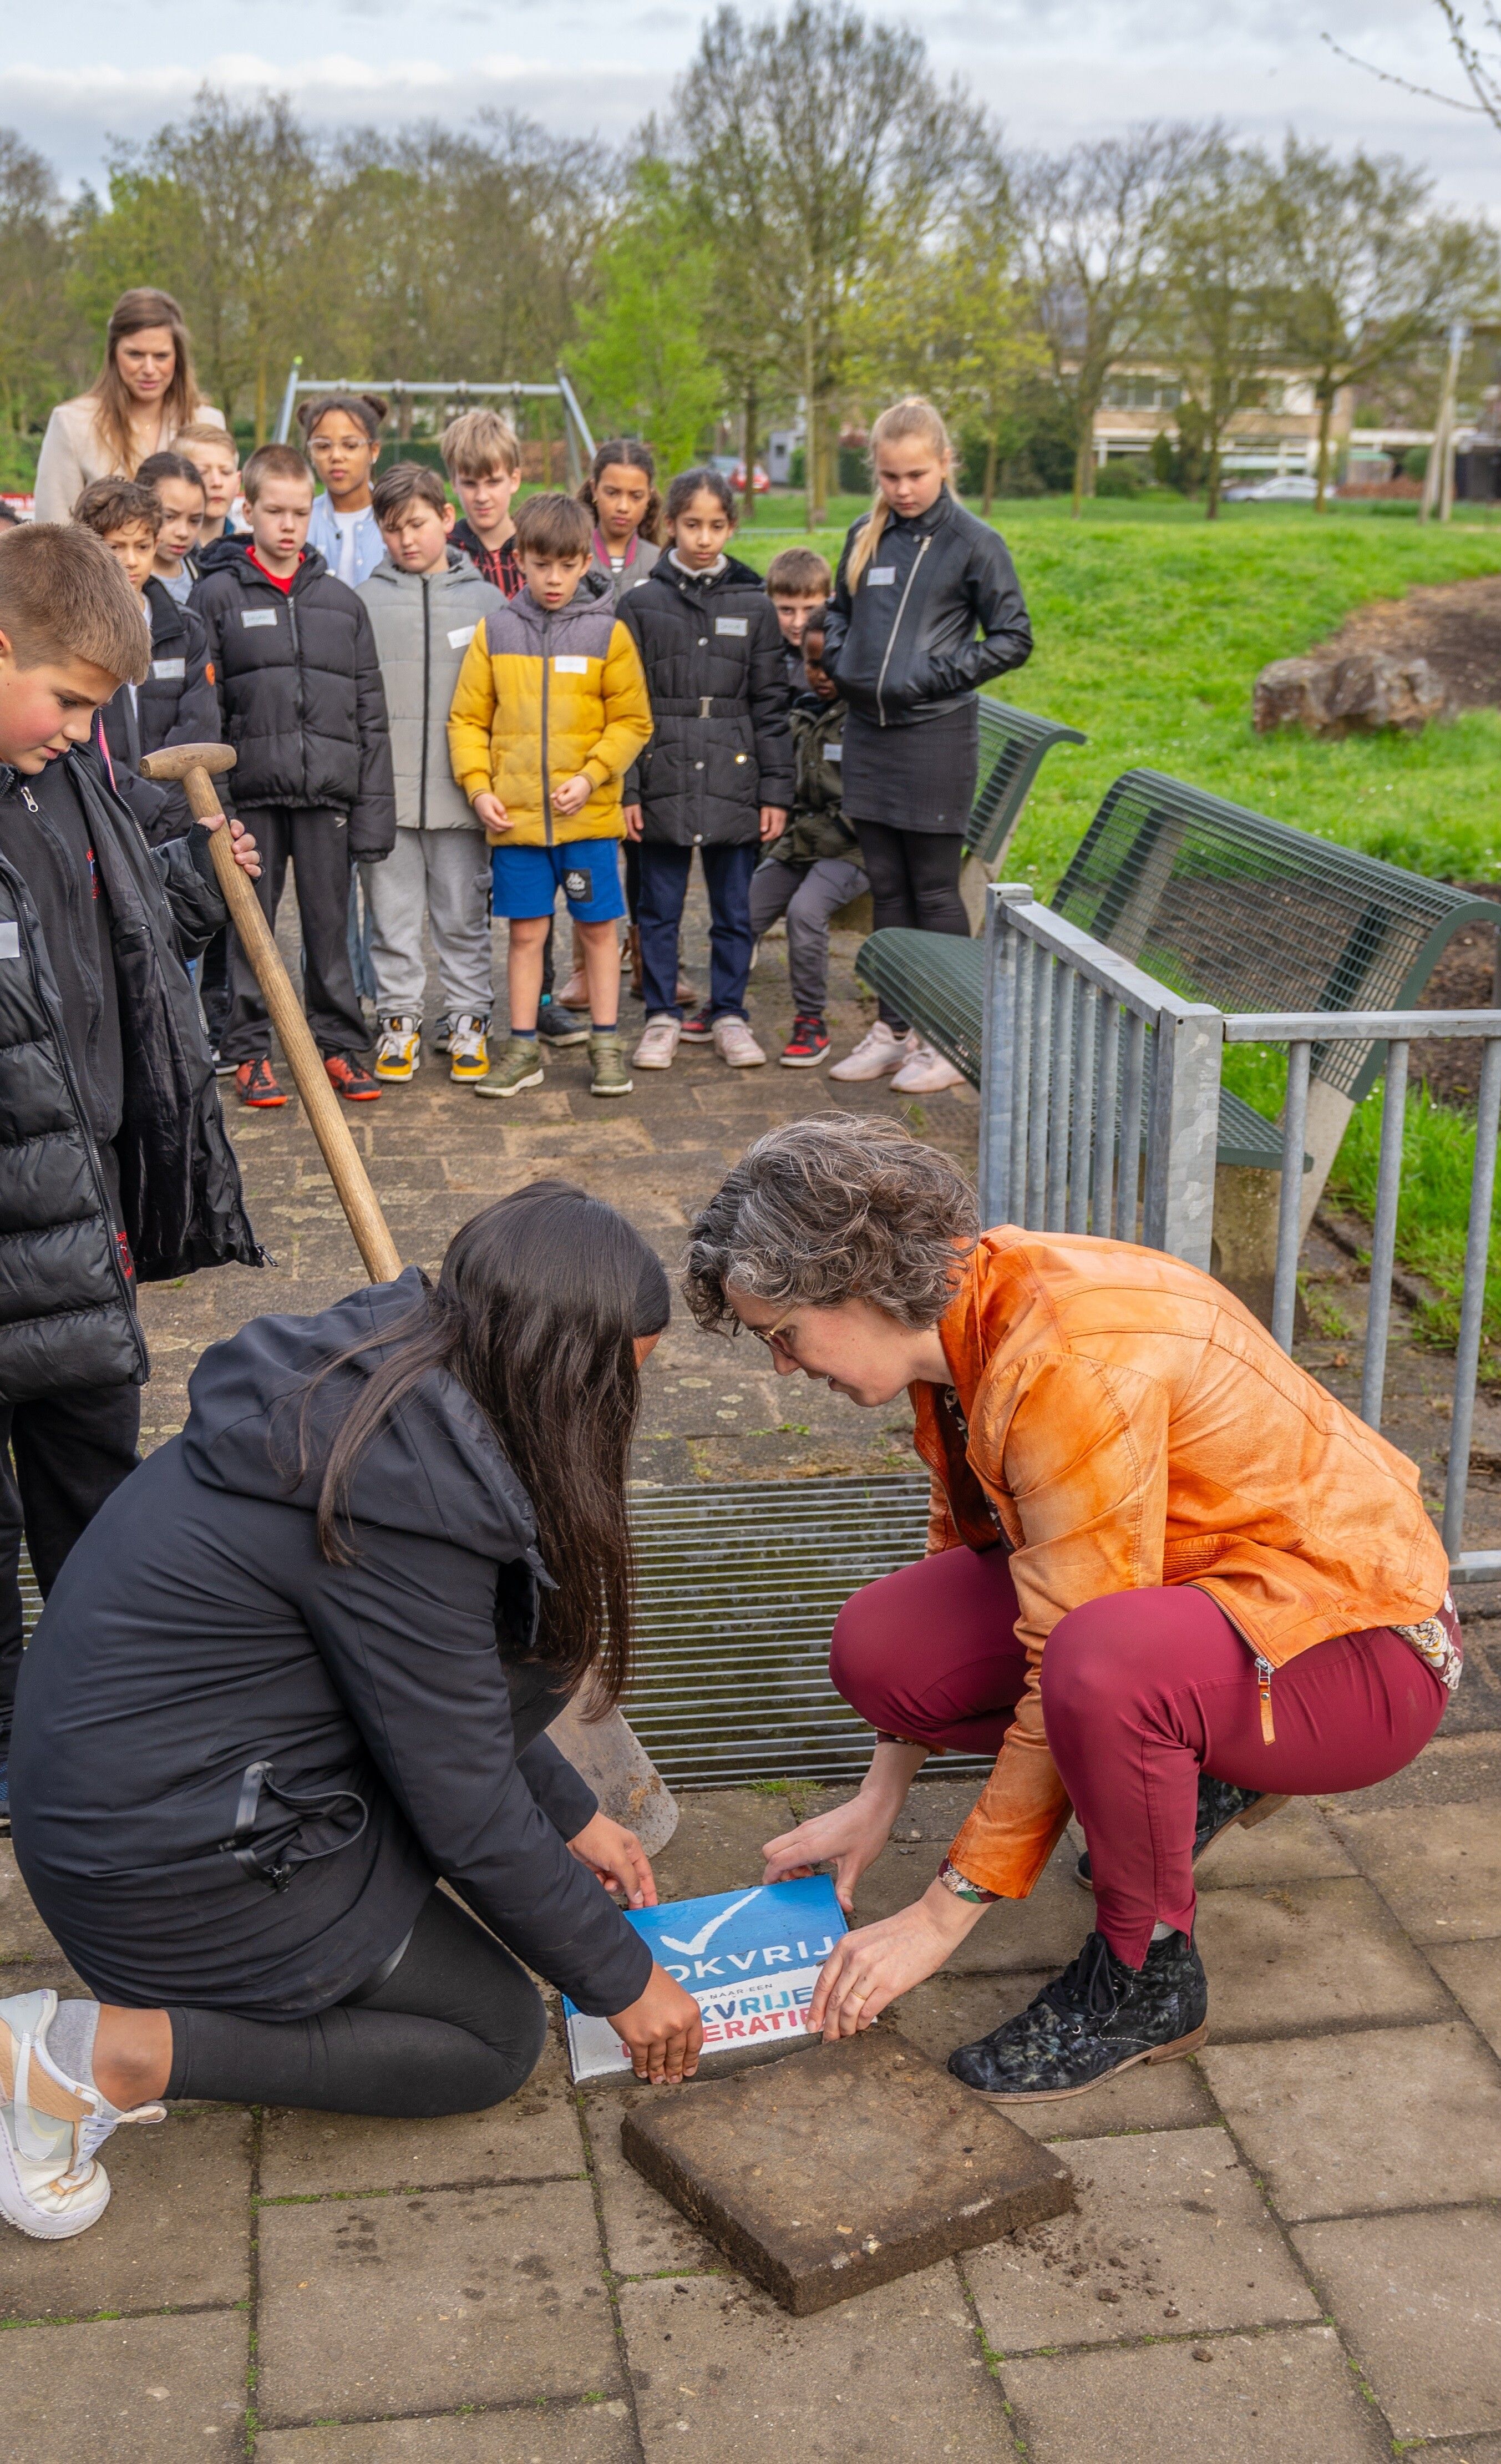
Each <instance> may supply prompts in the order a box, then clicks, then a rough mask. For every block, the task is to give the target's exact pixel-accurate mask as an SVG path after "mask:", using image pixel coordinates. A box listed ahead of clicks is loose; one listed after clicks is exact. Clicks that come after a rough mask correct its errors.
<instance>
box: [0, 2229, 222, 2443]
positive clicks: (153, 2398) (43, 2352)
mask: <svg viewBox="0 0 1501 2464" xmlns="http://www.w3.org/2000/svg"><path fill="white" fill-rule="evenodd" d="M37 2247H38V2245H37V2244H36V2243H35V2242H29V2243H28V2244H27V2248H28V2249H29V2250H35V2249H36V2248H37ZM249 2361H250V2321H249V2319H248V2318H247V2317H246V2314H245V2312H244V2311H243V2310H229V2311H224V2310H220V2311H204V2312H201V2313H200V2314H199V2315H198V2316H197V2317H196V2318H186V2319H185V2318H155V2319H102V2320H98V2321H93V2322H91V2323H90V2324H88V2325H86V2326H75V2327H18V2328H15V2329H14V2330H13V2331H12V2332H11V2334H10V2335H6V2336H0V2454H3V2455H4V2457H5V2459H6V2464H22V2459H23V2458H24V2459H25V2464H118V2459H123V2458H126V2457H133V2458H140V2464H231V2459H238V2458H239V2457H242V2456H243V2455H244V2453H245V2413H246V2403H247V2394H246V2372H247V2369H248V2366H249Z"/></svg>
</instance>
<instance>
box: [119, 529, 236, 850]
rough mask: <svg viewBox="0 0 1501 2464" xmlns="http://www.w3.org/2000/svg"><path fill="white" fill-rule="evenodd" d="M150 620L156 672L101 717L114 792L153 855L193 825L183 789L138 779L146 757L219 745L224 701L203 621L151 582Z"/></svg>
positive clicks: (148, 592) (148, 588) (123, 688)
mask: <svg viewBox="0 0 1501 2464" xmlns="http://www.w3.org/2000/svg"><path fill="white" fill-rule="evenodd" d="M145 598H146V607H147V610H148V612H149V614H150V618H151V670H150V673H149V674H148V675H147V677H146V680H145V682H144V684H141V685H138V686H135V687H132V686H130V685H128V684H125V685H121V686H120V691H119V692H118V693H116V694H115V696H114V698H113V700H111V701H107V702H106V703H105V705H104V709H103V711H102V713H101V717H102V721H103V732H104V741H105V743H106V744H107V745H108V747H109V756H110V761H111V763H112V765H113V768H114V773H115V784H116V786H117V788H118V789H119V791H120V794H121V795H122V796H123V798H124V800H125V802H126V803H128V804H129V806H130V809H131V811H132V812H133V813H134V814H135V816H136V819H137V821H138V822H139V823H140V824H141V828H142V829H143V830H144V831H145V834H146V837H147V839H148V840H149V842H150V844H151V845H152V846H153V847H160V846H161V844H162V842H163V839H174V838H182V837H183V836H184V834H185V832H186V831H187V830H189V829H191V827H192V825H193V817H192V814H191V813H190V812H189V810H188V807H187V798H186V797H185V794H184V793H183V790H182V788H181V787H180V786H170V787H158V786H156V785H154V784H153V782H152V781H150V780H149V779H142V778H141V777H140V776H139V772H140V769H141V755H142V754H143V753H160V752H161V750H162V748H163V745H166V744H215V743H217V742H218V740H219V697H218V695H217V693H215V692H214V680H213V673H212V670H211V667H210V664H209V658H208V636H207V632H206V631H205V630H204V621H203V618H202V617H201V616H199V615H196V614H195V613H194V611H193V609H192V608H191V607H185V606H184V605H183V604H182V602H181V601H180V600H177V599H174V598H173V596H172V594H171V592H170V590H168V589H166V588H165V587H164V586H163V583H160V582H159V581H158V580H157V578H156V575H155V574H152V575H151V576H150V577H149V579H148V580H147V583H146V590H145Z"/></svg>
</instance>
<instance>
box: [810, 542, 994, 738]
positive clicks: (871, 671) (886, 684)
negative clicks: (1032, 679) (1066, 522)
mask: <svg viewBox="0 0 1501 2464" xmlns="http://www.w3.org/2000/svg"><path fill="white" fill-rule="evenodd" d="M869 519H870V516H869V515H868V514H864V515H862V516H861V517H860V519H859V521H858V522H856V523H854V524H853V525H852V526H851V529H850V534H849V537H848V538H847V539H846V540H845V542H844V553H843V555H842V556H841V557H840V559H839V570H838V574H837V576H836V577H835V583H834V596H833V598H832V599H831V600H830V602H829V607H828V615H827V618H826V622H825V629H824V653H823V663H824V666H825V668H826V669H827V670H828V672H829V674H830V675H831V676H833V677H834V679H835V681H836V682H837V684H838V688H839V691H840V693H842V695H843V697H844V699H845V700H846V701H847V702H848V703H849V706H850V708H851V709H852V710H853V711H857V712H859V715H860V717H861V718H864V719H868V720H869V721H870V723H871V724H872V726H875V727H914V726H916V725H918V724H919V723H920V722H921V721H922V720H923V719H925V718H939V717H941V716H942V715H943V714H944V712H945V711H948V710H955V709H957V708H958V706H959V705H960V703H961V702H964V701H966V700H968V698H969V697H970V696H971V695H972V694H973V693H974V691H975V689H976V687H977V686H979V685H983V684H984V683H985V682H986V681H987V679H988V678H989V677H990V676H999V675H1003V674H1004V673H1005V672H1006V671H1007V670H1008V669H1009V668H1019V667H1021V666H1023V665H1024V664H1025V662H1026V661H1027V660H1028V659H1030V658H1031V656H1032V626H1031V624H1030V622H1029V621H1028V616H1027V603H1026V601H1025V600H1024V599H1023V597H1022V595H1021V584H1020V583H1018V581H1017V579H1016V570H1015V567H1014V566H1013V564H1012V561H1011V558H1010V556H1009V555H1008V554H1007V550H1006V542H1005V540H1004V539H999V538H998V537H997V536H996V534H995V532H994V531H992V530H991V528H990V524H989V523H988V522H982V521H977V520H976V518H975V517H974V515H973V514H969V513H967V512H966V511H965V509H964V507H963V505H961V504H958V503H956V501H955V499H954V498H953V497H952V496H948V495H943V496H940V497H939V499H938V501H937V503H936V504H935V505H931V506H930V507H929V508H928V510H927V512H926V513H925V514H914V515H912V516H911V517H909V518H907V519H905V520H902V519H898V518H896V517H893V518H892V519H890V520H888V522H887V523H886V525H885V528H884V531H883V532H882V534H881V544H880V546H879V547H878V548H877V550H876V553H875V555H874V556H873V557H872V558H871V561H870V562H869V564H868V565H867V566H866V567H865V570H864V572H863V573H862V574H861V576H860V578H859V584H858V586H857V587H856V589H855V591H854V593H853V595H852V594H851V591H850V587H849V583H848V581H847V579H846V576H847V574H848V569H849V561H850V551H851V549H852V548H853V546H854V544H855V541H856V539H858V538H859V534H860V532H861V531H862V530H863V529H864V527H865V524H866V523H867V522H868V521H869ZM977 635H978V638H976V636H977Z"/></svg>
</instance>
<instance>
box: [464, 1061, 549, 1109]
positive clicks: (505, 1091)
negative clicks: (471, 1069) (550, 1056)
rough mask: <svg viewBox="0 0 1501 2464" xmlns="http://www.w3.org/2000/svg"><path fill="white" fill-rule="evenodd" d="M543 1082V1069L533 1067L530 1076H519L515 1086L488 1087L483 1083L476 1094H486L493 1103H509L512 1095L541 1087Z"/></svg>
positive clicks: (477, 1088) (476, 1089)
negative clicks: (530, 1088)
mask: <svg viewBox="0 0 1501 2464" xmlns="http://www.w3.org/2000/svg"><path fill="white" fill-rule="evenodd" d="M541 1084H542V1072H541V1070H540V1069H533V1072H532V1075H531V1077H530V1078H518V1079H517V1080H516V1083H515V1085H514V1086H513V1087H486V1086H483V1085H481V1086H478V1087H476V1088H475V1089H474V1092H475V1094H476V1095H484V1096H486V1097H487V1098H488V1099H489V1101H490V1102H491V1103H497V1104H509V1103H510V1101H511V1097H512V1095H524V1094H525V1093H526V1091H527V1089H528V1088H529V1087H540V1086H541Z"/></svg>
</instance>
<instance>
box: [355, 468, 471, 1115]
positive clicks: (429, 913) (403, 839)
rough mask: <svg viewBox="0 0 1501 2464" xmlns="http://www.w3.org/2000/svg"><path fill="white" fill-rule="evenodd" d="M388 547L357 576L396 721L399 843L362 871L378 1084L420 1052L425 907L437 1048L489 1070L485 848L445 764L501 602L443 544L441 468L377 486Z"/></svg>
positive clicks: (406, 472) (447, 516)
mask: <svg viewBox="0 0 1501 2464" xmlns="http://www.w3.org/2000/svg"><path fill="white" fill-rule="evenodd" d="M373 501H374V508H375V516H376V520H377V521H378V523H379V524H380V527H381V537H382V539H384V541H385V555H384V557H383V558H382V559H381V562H380V563H379V564H378V565H377V567H376V569H375V571H374V572H373V573H372V574H371V576H370V578H369V580H368V581H366V582H364V583H361V584H360V586H359V597H360V598H361V599H362V600H363V601H364V604H365V606H366V607H367V608H368V610H369V613H370V621H371V624H372V626H373V627H374V628H375V637H376V648H377V649H378V651H379V653H380V658H381V680H382V682H383V684H384V686H385V698H386V705H387V708H388V710H389V712H390V718H391V759H392V765H393V767H394V769H395V773H396V821H397V830H396V846H395V847H394V848H393V850H392V852H391V854H390V855H389V856H388V857H387V858H386V860H385V862H384V864H381V865H372V866H371V867H370V869H369V870H368V871H367V872H366V874H365V876H364V887H365V900H366V904H367V906H368V908H369V911H370V919H371V928H372V929H371V937H370V957H371V962H372V964H373V966H374V969H375V979H376V1007H377V1011H378V1014H379V1021H380V1029H381V1040H380V1045H379V1048H378V1050H377V1053H376V1061H375V1074H376V1076H377V1077H378V1078H383V1079H388V1080H391V1079H394V1080H397V1081H399V1082H400V1081H403V1080H406V1079H409V1078H410V1077H411V1076H412V1073H413V1071H414V1070H415V1069H416V1068H417V1066H418V1063H419V1060H420V1058H421V1051H422V1024H423V993H424V986H425V981H426V969H425V967H424V960H423V920H424V915H425V917H426V920H427V924H428V927H429V929H430V931H431V934H432V943H433V948H434V950H435V951H436V953H437V957H438V975H439V980H440V982H441V983H442V986H443V999H444V1009H445V1013H446V1015H445V1017H444V1019H443V1020H442V1022H441V1023H440V1028H439V1033H438V1037H437V1039H436V1048H437V1050H439V1051H440V1052H442V1051H446V1053H447V1055H448V1074H449V1076H450V1077H452V1078H456V1079H458V1080H460V1081H461V1083H470V1082H472V1081H473V1080H475V1079H479V1078H483V1077H484V1076H485V1073H486V1071H487V1070H488V1068H489V1045H488V1044H487V1041H486V1038H487V1034H488V1031H489V1013H490V1001H491V989H490V937H489V847H487V845H486V840H485V831H484V828H483V826H482V825H481V824H480V823H478V822H477V821H476V820H475V818H474V814H473V811H472V809H471V808H470V805H469V802H468V797H467V796H466V795H465V793H464V791H463V789H462V788H461V787H457V786H455V784H454V781H453V772H452V769H451V768H450V766H449V761H448V733H447V731H448V707H449V704H450V703H451V701H452V699H453V688H454V686H455V684H456V683H457V682H458V676H459V670H460V668H461V667H462V666H463V664H464V653H465V651H466V650H467V649H468V646H469V641H470V638H471V636H472V634H473V632H474V628H475V627H476V625H478V624H479V623H480V621H481V620H482V618H484V617H486V616H489V615H493V614H494V613H495V611H496V610H497V609H498V608H501V607H503V606H504V605H505V604H506V603H505V599H504V596H503V594H502V593H501V592H500V591H499V590H497V589H496V588H495V585H494V583H490V582H487V581H485V579H484V577H483V576H482V575H481V574H479V573H477V572H476V571H475V569H474V567H473V565H472V564H471V563H470V562H469V561H468V557H465V556H462V555H461V554H460V553H459V550H458V549H457V548H455V547H451V546H450V545H449V544H448V533H449V532H450V531H451V530H452V528H453V508H452V506H451V505H450V504H449V503H448V500H447V498H446V495H445V494H444V490H443V483H442V481H441V480H440V479H439V478H438V476H437V474H436V473H434V472H432V471H425V470H423V469H422V468H420V466H419V465H418V464H416V463H415V462H399V463H397V465H396V466H395V468H394V469H393V470H390V471H386V472H384V473H382V474H381V477H380V478H379V479H378V480H377V481H376V484H375V488H374V491H373Z"/></svg>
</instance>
